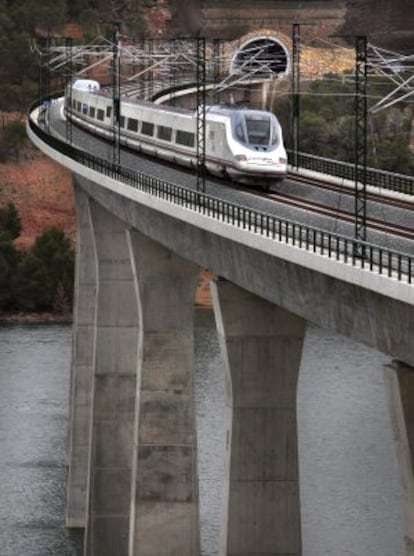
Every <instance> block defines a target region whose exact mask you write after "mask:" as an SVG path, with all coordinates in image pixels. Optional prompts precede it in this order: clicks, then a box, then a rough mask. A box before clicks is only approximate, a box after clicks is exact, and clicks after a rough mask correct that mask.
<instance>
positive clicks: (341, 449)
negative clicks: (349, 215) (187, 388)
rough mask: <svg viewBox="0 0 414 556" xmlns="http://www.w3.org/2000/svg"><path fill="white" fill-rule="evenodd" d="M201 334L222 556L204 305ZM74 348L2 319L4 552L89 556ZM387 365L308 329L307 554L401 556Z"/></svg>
mask: <svg viewBox="0 0 414 556" xmlns="http://www.w3.org/2000/svg"><path fill="white" fill-rule="evenodd" d="M195 337H196V398H197V420H198V431H199V453H200V464H199V473H200V498H201V502H200V514H201V524H202V525H201V528H202V531H201V540H202V553H203V556H218V531H219V527H220V511H221V507H222V497H221V493H222V491H223V489H222V472H223V463H222V462H223V457H222V455H223V450H224V428H223V421H224V400H225V397H224V382H223V375H222V366H221V363H220V356H219V350H218V342H217V337H216V333H215V327H214V319H213V316H212V313H211V311H209V310H199V311H197V314H196V336H195ZM70 356H71V327H70V326H69V325H25V326H17V325H16V326H2V327H0V556H46V555H52V556H75V555H76V556H81V554H82V549H81V539H80V537H79V535H76V533H74V532H70V531H67V530H66V529H65V518H64V516H65V498H66V491H65V489H66V473H67V470H66V447H67V427H68V401H69V374H70ZM387 362H389V358H388V357H386V356H384V355H383V354H380V353H378V352H375V351H373V350H370V349H367V348H364V347H362V346H360V345H358V344H355V343H353V342H351V341H349V340H347V339H345V338H342V337H339V336H336V335H334V334H332V333H329V332H325V331H322V330H320V329H318V328H316V327H310V328H309V330H308V332H307V336H306V341H305V346H304V353H303V363H302V367H301V373H300V379H299V390H298V421H299V437H300V438H299V440H300V472H301V483H300V488H301V502H302V536H303V555H304V556H403V554H404V550H403V542H402V540H403V525H402V523H403V516H402V501H401V490H400V485H399V479H398V469H397V462H396V457H395V453H394V449H393V445H392V433H391V427H390V420H389V411H388V405H387V399H386V392H385V388H384V381H383V375H382V365H383V364H384V363H387ZM114 556H115V555H114ZM183 556H185V555H183Z"/></svg>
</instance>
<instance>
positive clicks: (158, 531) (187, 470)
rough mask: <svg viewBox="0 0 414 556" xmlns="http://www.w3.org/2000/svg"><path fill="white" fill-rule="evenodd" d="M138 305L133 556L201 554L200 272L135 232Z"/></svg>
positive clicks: (132, 236) (133, 247) (133, 250)
mask: <svg viewBox="0 0 414 556" xmlns="http://www.w3.org/2000/svg"><path fill="white" fill-rule="evenodd" d="M130 249H131V254H132V255H131V258H132V259H133V261H134V269H135V275H136V283H137V289H138V292H139V293H138V295H139V300H140V306H141V315H142V336H141V345H140V352H141V372H140V373H139V377H140V383H139V384H137V404H138V403H139V411H137V420H136V429H135V458H134V473H133V493H132V502H131V529H130V552H129V555H130V556H197V555H198V554H199V522H198V521H199V520H198V478H197V449H196V446H197V444H196V433H195V411H194V397H193V368H194V362H193V312H194V296H195V290H196V285H197V279H198V276H199V272H200V269H199V268H198V267H197V266H195V265H194V264H192V263H189V262H187V261H185V260H184V259H181V258H180V257H177V256H175V255H174V254H173V253H171V252H170V251H168V250H166V249H164V248H163V247H162V246H160V245H159V244H156V243H154V242H153V241H151V240H149V239H147V238H145V237H144V236H142V235H141V234H139V233H137V232H131V234H130Z"/></svg>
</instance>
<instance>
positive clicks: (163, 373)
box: [28, 119, 414, 556]
mask: <svg viewBox="0 0 414 556" xmlns="http://www.w3.org/2000/svg"><path fill="white" fill-rule="evenodd" d="M28 133H29V136H30V138H31V140H32V141H33V142H34V143H35V144H36V145H37V146H38V147H39V148H40V149H41V150H42V151H43V152H44V153H46V154H47V155H48V156H50V157H51V158H53V159H54V160H56V161H57V162H59V163H61V164H62V165H64V166H66V167H67V168H69V169H70V170H71V172H72V174H73V186H74V192H75V198H76V207H77V231H78V241H77V259H76V292H75V294H76V295H75V306H74V325H73V338H74V340H73V355H72V392H71V415H70V446H69V479H68V503H67V525H68V527H82V528H85V554H86V555H87V556H114V555H119V556H124V555H125V556H127V555H128V556H199V554H200V542H199V512H198V476H197V440H196V423H195V415H194V399H193V365H194V362H193V311H194V296H195V289H196V283H197V278H198V276H199V272H200V269H201V268H209V269H211V270H212V271H213V272H214V274H215V275H216V276H218V277H220V278H219V279H218V280H217V281H215V282H214V283H212V285H211V289H212V296H213V301H214V311H215V316H216V322H217V328H218V333H219V338H220V344H221V350H222V357H223V360H224V362H225V369H226V386H227V405H228V423H227V459H228V462H227V463H228V465H227V477H226V482H225V484H226V496H227V510H226V512H225V515H224V516H223V519H222V525H223V535H222V541H221V552H220V554H223V555H225V554H226V555H232V556H252V555H266V556H286V555H291V556H292V555H300V554H301V553H302V547H301V520H300V513H301V512H300V495H299V469H298V446H297V421H296V388H297V379H298V373H299V369H300V364H301V354H302V345H303V341H304V337H305V334H306V329H307V324H308V323H310V322H311V323H316V324H317V325H319V326H320V327H323V328H327V329H332V330H334V331H336V332H338V333H340V334H343V335H346V336H348V337H351V338H353V339H356V340H357V341H358V342H361V343H364V344H367V345H369V346H373V347H374V348H376V349H377V350H379V351H381V352H383V353H386V354H389V356H390V364H389V366H388V367H387V369H386V370H385V372H386V373H387V376H388V378H389V385H390V399H391V400H392V407H393V415H394V420H395V423H394V424H395V430H396V431H397V432H396V438H397V441H396V449H397V452H398V456H399V462H400V465H401V473H402V477H403V478H404V492H405V516H406V546H407V552H406V553H407V555H408V554H414V549H413V547H414V506H413V504H414V496H413V486H414V483H413V472H412V456H413V448H414V405H413V403H414V402H413V400H414V395H413V394H414V372H413V366H414V343H413V333H414V307H413V305H414V285H413V284H412V283H408V282H407V281H404V280H399V279H397V278H396V277H395V276H394V275H392V276H388V274H384V273H383V274H379V273H377V272H375V269H371V268H367V267H366V266H365V267H362V266H361V265H360V264H358V263H356V264H349V263H346V262H345V261H344V260H343V259H342V257H339V258H335V257H329V256H327V255H326V254H323V253H321V252H319V250H316V251H315V250H311V251H309V250H305V249H303V248H301V247H300V246H299V245H297V244H293V243H292V242H290V241H278V240H277V238H276V239H274V238H273V237H267V236H266V235H263V234H260V233H256V232H255V231H253V230H249V229H246V228H243V227H241V226H235V225H234V223H232V222H230V221H226V219H221V220H218V219H216V218H213V217H212V215H211V214H210V213H209V211H208V210H206V211H204V212H203V211H195V210H193V208H192V207H191V206H188V204H186V203H184V202H183V203H181V204H176V203H174V202H172V201H171V200H168V199H165V198H160V197H159V196H157V195H153V194H151V193H149V192H148V191H141V190H140V189H138V188H135V187H131V186H128V185H126V184H125V183H121V182H120V181H119V180H118V179H116V178H114V177H111V176H109V175H105V174H103V173H102V172H101V171H99V169H92V168H91V167H87V166H85V165H84V164H82V163H80V162H77V161H75V160H74V159H73V158H71V157H69V156H68V155H67V154H64V150H62V151H60V150H59V149H58V148H56V145H51V144H49V143H48V141H47V140H46V139H45V134H42V133H40V131H39V128H38V127H37V125H36V121H35V119H31V120H30V121H29V125H28ZM391 274H393V273H391Z"/></svg>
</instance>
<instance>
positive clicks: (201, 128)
mask: <svg viewBox="0 0 414 556" xmlns="http://www.w3.org/2000/svg"><path fill="white" fill-rule="evenodd" d="M196 45H197V52H196V57H197V137H196V140H197V191H203V192H204V191H205V190H206V176H205V166H206V141H205V135H206V39H205V37H197V39H196Z"/></svg>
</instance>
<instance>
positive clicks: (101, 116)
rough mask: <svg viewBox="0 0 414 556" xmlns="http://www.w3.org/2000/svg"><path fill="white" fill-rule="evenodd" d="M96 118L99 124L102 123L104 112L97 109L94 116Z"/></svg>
mask: <svg viewBox="0 0 414 556" xmlns="http://www.w3.org/2000/svg"><path fill="white" fill-rule="evenodd" d="M96 117H97V118H98V120H100V121H101V122H103V121H104V118H105V112H104V111H103V110H102V108H98V113H97V114H96Z"/></svg>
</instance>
